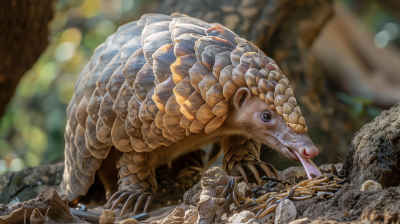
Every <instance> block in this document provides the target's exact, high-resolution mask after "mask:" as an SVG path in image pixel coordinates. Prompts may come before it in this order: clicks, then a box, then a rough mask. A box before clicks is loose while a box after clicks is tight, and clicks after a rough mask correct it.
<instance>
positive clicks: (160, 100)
mask: <svg viewBox="0 0 400 224" xmlns="http://www.w3.org/2000/svg"><path fill="white" fill-rule="evenodd" d="M239 88H248V89H249V90H250V91H251V93H252V94H253V95H258V96H259V97H260V99H261V100H262V101H264V102H265V103H266V104H267V105H269V107H270V108H271V109H274V110H276V111H277V112H278V113H279V114H280V115H281V116H282V117H283V118H284V119H285V121H286V122H287V124H288V125H289V126H290V127H292V128H293V130H295V131H296V132H297V133H304V132H307V127H306V123H305V120H304V117H303V116H302V115H301V112H300V109H299V107H298V105H297V101H296V99H295V98H294V96H293V90H292V87H291V85H290V84H289V81H288V79H287V78H286V76H284V75H283V74H282V71H281V70H280V69H279V67H278V66H277V65H276V63H275V62H274V61H273V60H272V59H270V58H268V57H267V56H266V55H265V54H264V53H263V52H261V51H260V50H259V49H258V48H257V47H256V46H254V45H253V44H252V43H251V42H248V41H247V40H244V39H242V38H239V37H238V36H237V35H236V34H234V33H233V32H232V31H230V30H228V29H227V28H225V27H224V26H222V25H219V24H217V25H215V24H214V25H212V24H208V23H205V22H203V21H201V20H199V19H195V18H191V17H187V16H184V15H181V14H179V13H175V14H172V15H171V16H166V15H157V14H152V15H144V16H142V18H141V19H140V20H138V21H137V22H132V23H128V24H126V25H124V26H121V27H120V28H119V29H118V30H117V32H116V33H115V34H113V35H111V36H110V37H108V38H107V39H106V41H105V43H104V44H102V45H101V46H100V47H98V48H96V50H95V52H94V55H93V57H92V58H91V61H90V62H89V63H88V65H87V66H86V67H85V68H84V70H83V71H82V73H81V74H80V76H79V78H78V80H77V82H76V84H75V85H74V96H73V98H72V100H71V102H70V104H69V105H68V108H67V116H68V122H67V128H66V133H65V139H66V142H67V144H66V149H65V150H66V153H65V154H66V161H65V164H66V169H65V171H64V175H63V177H64V181H63V183H62V190H63V192H65V195H66V196H67V198H68V200H70V201H72V200H74V199H75V198H77V197H78V196H79V195H85V194H86V192H87V190H88V189H89V187H90V185H91V183H93V178H94V174H95V173H96V171H97V170H98V169H99V168H100V166H102V167H103V166H104V169H103V168H102V169H101V170H110V169H108V168H107V166H110V167H112V166H114V165H115V164H111V165H110V164H109V163H110V162H108V161H107V162H104V163H105V164H103V165H102V161H103V159H106V160H107V158H108V157H109V154H110V151H111V148H115V149H116V150H118V151H120V152H123V153H122V154H121V155H122V156H119V158H118V159H117V162H116V163H117V168H118V170H119V171H118V172H119V175H120V182H119V191H117V193H116V194H115V195H113V196H112V197H111V198H110V201H109V203H111V202H112V201H113V200H115V202H114V203H113V208H115V206H116V205H117V204H119V203H120V202H123V201H125V202H126V203H125V205H124V208H123V211H125V210H126V208H127V206H128V205H129V204H130V203H132V202H133V201H136V202H137V205H136V206H135V211H137V209H138V207H139V204H141V203H142V201H146V206H145V209H147V207H148V206H149V205H150V204H151V200H152V198H153V195H154V194H155V192H156V188H157V183H156V181H155V172H154V166H156V165H157V166H158V165H159V164H156V165H154V166H153V164H154V163H156V162H154V161H157V159H158V160H160V161H162V162H164V163H165V162H168V159H163V158H162V157H160V156H167V157H166V158H170V157H171V156H172V157H171V158H173V156H175V155H178V154H181V153H177V152H176V151H179V150H181V147H182V144H183V145H185V144H186V145H187V144H192V142H193V139H192V140H186V138H191V137H192V136H193V135H196V134H198V136H201V137H199V138H204V139H206V140H205V141H206V142H207V141H216V140H221V141H222V142H221V144H222V145H224V147H225V157H224V168H225V170H226V171H227V172H236V173H237V174H238V175H242V176H244V177H245V176H246V174H245V172H244V169H247V170H250V171H251V172H252V173H254V175H255V177H258V176H259V175H258V171H257V169H256V167H257V168H259V170H263V171H264V172H265V173H266V174H267V175H268V176H270V175H272V173H273V172H271V167H272V166H270V165H268V164H264V163H262V162H261V161H260V160H259V156H260V153H259V150H260V143H259V142H256V141H254V140H252V139H242V138H237V137H236V139H239V140H238V141H237V140H234V138H233V139H231V138H223V139H222V138H220V137H218V136H217V134H215V130H217V129H218V128H220V127H221V126H222V125H223V124H224V122H225V121H226V120H227V119H228V116H229V113H228V112H229V108H230V105H231V101H232V97H233V96H234V94H235V93H236V91H237V90H238V89H239ZM209 136H210V137H209ZM174 144H176V146H174ZM174 147H175V148H174ZM193 147H194V148H198V147H199V146H195V145H194V146H193ZM182 150H183V149H182ZM182 153H183V152H182ZM118 155H119V154H118ZM168 156H170V157H168ZM158 157H160V158H158ZM132 158H137V159H132ZM106 160H105V161H106ZM99 176H101V175H99ZM103 176H104V175H103ZM256 179H257V178H256ZM101 181H107V180H101ZM111 185H112V184H107V185H105V188H106V192H107V195H110V194H111V193H112V192H113V191H115V189H112V188H111V187H108V186H111ZM121 215H123V212H122V213H121Z"/></svg>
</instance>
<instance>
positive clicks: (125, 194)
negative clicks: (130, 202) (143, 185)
mask: <svg viewBox="0 0 400 224" xmlns="http://www.w3.org/2000/svg"><path fill="white" fill-rule="evenodd" d="M129 195H130V193H129V192H124V193H122V194H121V195H120V196H119V197H118V198H117V200H115V202H114V204H113V206H112V207H111V211H112V210H114V208H115V207H117V205H118V204H119V203H120V202H121V201H122V200H125V199H126V198H127V197H128V196H129Z"/></svg>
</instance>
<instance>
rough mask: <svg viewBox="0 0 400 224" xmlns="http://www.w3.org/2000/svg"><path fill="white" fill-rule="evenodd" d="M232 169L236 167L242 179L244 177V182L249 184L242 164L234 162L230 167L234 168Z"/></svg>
mask: <svg viewBox="0 0 400 224" xmlns="http://www.w3.org/2000/svg"><path fill="white" fill-rule="evenodd" d="M234 169H237V170H238V171H239V173H240V175H242V177H243V179H244V182H245V183H246V184H249V180H248V179H247V175H246V171H244V169H243V166H242V164H240V163H236V164H235V165H234V166H233V169H232V170H234Z"/></svg>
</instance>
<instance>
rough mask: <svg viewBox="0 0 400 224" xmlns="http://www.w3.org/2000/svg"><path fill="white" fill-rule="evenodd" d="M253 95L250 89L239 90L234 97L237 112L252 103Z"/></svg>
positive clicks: (242, 88)
mask: <svg viewBox="0 0 400 224" xmlns="http://www.w3.org/2000/svg"><path fill="white" fill-rule="evenodd" d="M251 95H252V94H251V91H250V89H249V88H247V87H241V88H239V89H238V90H237V91H236V93H235V95H234V96H233V105H234V106H235V108H236V110H238V109H240V108H242V107H243V106H246V104H248V103H249V102H250V99H251Z"/></svg>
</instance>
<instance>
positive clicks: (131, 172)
mask: <svg viewBox="0 0 400 224" xmlns="http://www.w3.org/2000/svg"><path fill="white" fill-rule="evenodd" d="M117 168H118V176H119V180H118V184H119V188H118V191H117V192H115V193H114V194H113V195H112V196H111V197H110V199H109V200H108V202H107V206H106V207H107V208H108V207H109V206H110V205H111V210H113V209H114V208H116V206H117V205H118V204H120V203H124V205H123V207H122V210H121V213H120V215H119V218H120V219H121V217H122V216H123V214H124V213H125V211H126V209H127V208H128V206H129V205H130V204H132V203H134V202H136V204H135V208H134V212H133V213H134V214H136V213H137V211H138V209H139V206H140V205H141V204H142V203H145V205H144V212H146V210H147V209H148V207H149V206H150V204H151V203H152V200H153V198H154V195H155V194H156V190H157V181H156V175H155V172H154V167H153V165H152V164H151V162H150V158H149V153H147V152H135V151H131V152H124V153H122V154H121V155H120V156H119V158H118V160H117Z"/></svg>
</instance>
